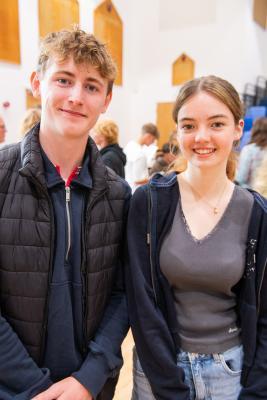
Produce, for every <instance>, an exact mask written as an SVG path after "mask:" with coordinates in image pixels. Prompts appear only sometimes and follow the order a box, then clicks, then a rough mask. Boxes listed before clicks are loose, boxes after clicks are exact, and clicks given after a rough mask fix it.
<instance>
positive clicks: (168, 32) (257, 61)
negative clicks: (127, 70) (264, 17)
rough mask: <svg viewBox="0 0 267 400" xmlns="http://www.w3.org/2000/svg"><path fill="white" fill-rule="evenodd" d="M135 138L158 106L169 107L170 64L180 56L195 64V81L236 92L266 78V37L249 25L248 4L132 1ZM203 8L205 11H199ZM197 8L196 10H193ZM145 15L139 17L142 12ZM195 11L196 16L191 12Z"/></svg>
mask: <svg viewBox="0 0 267 400" xmlns="http://www.w3.org/2000/svg"><path fill="white" fill-rule="evenodd" d="M135 3H136V8H135V10H134V11H135V14H134V15H133V17H132V18H133V20H135V21H138V27H140V28H139V29H137V30H136V42H137V43H139V45H138V46H137V47H136V48H135V51H136V53H135V56H136V57H135V59H136V60H138V65H137V76H138V80H137V85H136V89H135V93H134V107H135V119H134V124H133V126H132V128H133V131H132V132H131V133H134V132H136V131H137V130H138V128H139V127H140V125H141V124H142V123H143V122H144V121H148V120H151V121H155V118H156V117H155V110H156V103H157V102H165V101H172V100H174V99H175V97H176V94H177V92H178V88H177V87H173V86H172V85H171V79H172V63H173V62H174V61H175V60H176V58H177V57H178V56H179V55H180V54H181V53H183V52H185V53H187V54H188V55H189V56H190V57H191V58H192V59H194V60H195V63H196V64H195V67H196V68H195V75H196V76H202V75H208V74H215V75H219V76H221V77H224V78H225V79H228V80H230V81H231V82H232V83H233V84H234V85H235V86H236V88H237V90H238V91H239V92H242V91H243V89H244V85H245V83H246V82H252V83H255V79H256V76H258V75H263V76H266V77H267V31H264V30H263V29H262V28H261V27H259V26H258V25H257V24H255V23H254V22H253V21H252V7H253V1H252V0H235V1H232V0H224V1H221V0H202V1H198V0H187V1H186V2H185V1H184V0H146V1H145V2H143V1H142V0H135ZM203 5H204V6H203ZM194 7H195V9H194ZM142 9H143V10H144V12H142V13H140V10H142ZM192 11H194V12H192Z"/></svg>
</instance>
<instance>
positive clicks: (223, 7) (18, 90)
mask: <svg viewBox="0 0 267 400" xmlns="http://www.w3.org/2000/svg"><path fill="white" fill-rule="evenodd" d="M100 2H101V1H100V0H80V23H81V27H82V28H83V29H85V30H86V31H92V30H93V9H94V8H95V7H96V6H97V5H98V4H99V3H100ZM113 3H114V5H115V7H116V9H117V11H118V12H119V14H120V16H121V18H122V20H123V24H124V38H123V86H122V87H115V88H114V94H113V101H112V103H111V106H110V108H109V110H108V112H107V114H106V115H105V116H106V117H109V118H113V119H114V120H116V121H117V123H118V124H119V127H120V132H121V143H122V144H123V145H125V144H126V142H127V141H128V140H129V139H130V138H132V137H135V136H136V135H137V134H138V133H139V131H140V127H141V126H142V125H143V124H144V123H145V122H149V121H151V122H155V120H156V104H157V102H164V101H172V100H174V98H175V96H176V94H177V90H178V88H177V87H173V86H172V85H171V73H172V63H173V62H174V61H175V59H176V58H177V57H178V56H179V55H180V54H181V53H182V52H186V53H187V54H188V55H189V56H190V57H191V58H193V59H194V60H195V62H196V71H195V72H196V76H200V75H207V74H217V75H220V76H222V77H224V78H226V79H228V80H230V81H231V82H232V83H233V84H234V85H235V86H236V88H237V89H238V90H239V91H240V92H242V91H243V89H244V85H245V83H246V82H251V83H254V82H255V79H256V76H258V75H263V76H266V77H267V45H266V44H267V31H266V30H265V31H264V30H263V29H262V28H261V27H260V26H258V25H257V24H255V23H254V22H253V21H252V6H253V0H235V1H232V0H224V1H223V2H222V1H221V0H202V1H201V2H200V1H199V0H187V1H186V2H185V1H184V0H146V1H143V0H127V1H125V0H113ZM19 12H20V39H21V60H22V63H21V65H19V66H17V65H11V64H8V63H3V62H0V113H1V114H3V116H4V118H5V120H6V123H7V128H8V137H7V141H8V142H11V141H15V140H17V138H18V129H19V124H20V120H21V118H22V116H23V114H24V111H25V89H26V88H29V76H30V73H31V71H32V70H33V69H34V67H35V64H36V58H37V54H38V41H39V39H38V0H19ZM0 23H2V21H0ZM4 101H9V102H10V104H11V105H10V107H9V108H8V109H4V108H3V107H2V103H3V102H4Z"/></svg>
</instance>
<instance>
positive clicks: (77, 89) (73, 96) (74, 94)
mask: <svg viewBox="0 0 267 400" xmlns="http://www.w3.org/2000/svg"><path fill="white" fill-rule="evenodd" d="M69 101H71V102H72V103H75V104H82V103H83V94H82V87H81V86H80V85H74V86H73V87H72V88H71V89H70V94H69Z"/></svg>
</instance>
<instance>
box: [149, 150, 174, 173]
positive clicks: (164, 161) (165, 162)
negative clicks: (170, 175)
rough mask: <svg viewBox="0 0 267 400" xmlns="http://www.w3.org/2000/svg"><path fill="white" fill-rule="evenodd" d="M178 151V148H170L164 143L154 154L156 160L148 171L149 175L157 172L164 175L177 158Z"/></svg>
mask: <svg viewBox="0 0 267 400" xmlns="http://www.w3.org/2000/svg"><path fill="white" fill-rule="evenodd" d="M178 151H179V148H178V146H176V145H174V146H172V145H171V144H170V143H164V145H163V146H162V148H161V149H159V150H158V151H157V153H156V159H155V161H154V164H153V165H152V167H151V169H150V170H149V174H150V175H154V174H155V173H157V172H159V173H162V174H164V173H165V172H167V170H168V169H169V166H170V165H171V164H172V162H173V161H174V160H175V159H176V158H177V155H178Z"/></svg>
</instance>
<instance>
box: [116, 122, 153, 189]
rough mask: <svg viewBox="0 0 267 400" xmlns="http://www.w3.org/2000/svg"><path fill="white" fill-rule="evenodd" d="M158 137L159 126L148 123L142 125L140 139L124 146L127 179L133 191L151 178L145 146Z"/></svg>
mask: <svg viewBox="0 0 267 400" xmlns="http://www.w3.org/2000/svg"><path fill="white" fill-rule="evenodd" d="M158 138H159V131H158V128H157V127H156V125H154V124H152V123H148V124H145V125H143V126H142V130H141V134H140V136H139V138H138V140H137V141H134V140H131V141H130V142H129V143H128V144H127V145H126V147H125V148H124V153H125V154H126V157H127V161H126V165H125V179H126V181H127V182H128V183H129V185H130V186H131V188H132V191H133V192H134V190H135V189H136V188H137V187H138V186H140V185H143V184H145V183H147V181H148V178H149V173H148V163H147V156H146V154H145V152H144V149H143V146H144V145H145V146H150V145H151V144H153V143H154V142H155V141H156V140H157V139H158Z"/></svg>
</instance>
